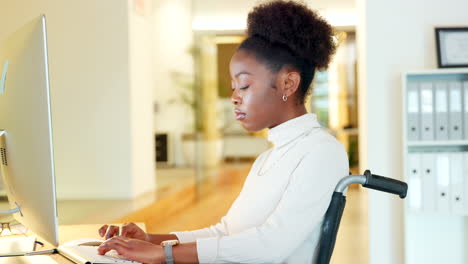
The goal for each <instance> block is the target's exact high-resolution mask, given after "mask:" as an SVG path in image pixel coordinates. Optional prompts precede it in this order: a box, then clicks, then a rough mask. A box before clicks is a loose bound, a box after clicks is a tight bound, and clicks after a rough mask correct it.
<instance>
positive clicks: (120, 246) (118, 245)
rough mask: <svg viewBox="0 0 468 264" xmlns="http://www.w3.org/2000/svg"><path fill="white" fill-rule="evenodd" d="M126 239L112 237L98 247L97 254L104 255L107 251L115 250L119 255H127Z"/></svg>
mask: <svg viewBox="0 0 468 264" xmlns="http://www.w3.org/2000/svg"><path fill="white" fill-rule="evenodd" d="M127 242H128V239H127V238H123V237H119V236H117V237H113V238H111V239H108V240H106V241H105V242H103V243H102V244H101V245H100V246H99V247H98V253H99V254H100V255H104V254H106V252H108V251H109V250H112V249H114V250H116V251H117V252H118V253H119V254H120V255H125V254H126V253H127V250H128V249H129V248H128V247H127Z"/></svg>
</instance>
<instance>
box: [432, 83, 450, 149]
mask: <svg viewBox="0 0 468 264" xmlns="http://www.w3.org/2000/svg"><path fill="white" fill-rule="evenodd" d="M447 92H448V91H447V83H446V82H438V83H436V84H435V92H434V94H435V98H434V99H435V120H434V122H435V126H434V127H435V139H436V140H448V138H449V136H448V96H447Z"/></svg>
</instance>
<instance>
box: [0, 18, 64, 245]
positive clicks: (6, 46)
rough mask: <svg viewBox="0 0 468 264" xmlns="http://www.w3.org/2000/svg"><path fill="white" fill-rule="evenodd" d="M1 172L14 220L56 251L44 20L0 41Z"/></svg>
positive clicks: (55, 220)
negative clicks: (17, 209) (14, 210)
mask: <svg viewBox="0 0 468 264" xmlns="http://www.w3.org/2000/svg"><path fill="white" fill-rule="evenodd" d="M0 74H1V75H0V135H1V136H0V152H1V153H2V155H1V162H0V164H1V165H0V172H1V174H2V176H3V180H4V184H5V190H6V193H7V196H8V201H9V205H10V208H0V210H2V211H5V210H9V209H16V208H19V211H18V212H16V213H14V217H15V218H16V220H18V221H19V222H21V223H22V224H23V225H25V226H26V227H27V228H29V230H31V231H32V232H33V233H35V234H36V235H38V236H39V237H41V238H42V239H44V240H46V241H47V242H49V243H51V244H52V245H54V246H57V245H58V232H57V227H58V224H57V218H58V217H57V207H56V197H55V175H54V162H53V160H54V159H53V147H52V123H51V108H50V92H49V73H48V62H47V39H46V24H45V17H44V16H40V17H38V18H36V19H34V20H33V21H31V22H30V23H28V24H26V25H24V26H23V27H21V28H20V29H19V30H17V31H16V32H14V33H12V34H11V35H10V36H9V37H7V38H5V39H3V40H0Z"/></svg>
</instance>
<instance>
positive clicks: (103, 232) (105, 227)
mask: <svg viewBox="0 0 468 264" xmlns="http://www.w3.org/2000/svg"><path fill="white" fill-rule="evenodd" d="M108 227H109V226H108V225H103V226H102V227H101V228H99V230H98V232H99V235H100V236H101V237H103V236H104V235H105V234H106V232H107V228H108Z"/></svg>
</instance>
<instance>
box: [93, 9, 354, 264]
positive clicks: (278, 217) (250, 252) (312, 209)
mask: <svg viewBox="0 0 468 264" xmlns="http://www.w3.org/2000/svg"><path fill="white" fill-rule="evenodd" d="M247 35H248V37H247V39H246V40H245V41H243V42H242V43H241V45H240V46H239V48H238V50H237V51H236V53H235V54H234V55H233V57H232V59H231V62H230V72H231V77H232V97H231V98H232V103H233V104H234V112H235V115H236V119H237V120H239V121H240V122H241V124H242V126H243V127H244V128H245V129H246V130H248V131H258V130H261V129H264V128H269V131H268V139H269V140H270V141H271V142H272V143H273V145H274V147H272V148H271V149H269V150H267V151H266V152H264V153H263V154H261V155H260V156H259V157H258V158H257V160H256V161H255V162H254V164H253V166H252V168H251V171H250V172H249V175H248V177H247V179H246V181H245V183H244V186H243V188H242V191H241V193H240V194H239V196H238V197H237V199H236V201H235V202H234V203H233V205H232V206H231V208H230V209H229V211H228V213H227V215H226V216H224V217H223V218H222V219H221V221H220V222H219V223H218V224H216V225H214V226H211V227H208V228H204V229H200V230H195V231H186V232H174V233H172V234H165V235H153V234H147V233H145V232H144V231H142V230H141V229H139V228H138V227H136V225H134V224H128V225H124V227H123V228H122V234H121V236H116V237H113V236H114V235H116V234H118V231H119V230H118V227H115V226H111V227H108V226H107V225H106V226H103V227H102V228H101V229H100V234H101V236H104V235H106V238H110V237H112V238H111V239H109V240H107V241H106V242H105V243H103V244H102V245H101V246H100V247H99V253H100V254H104V253H105V252H107V251H109V250H111V249H115V250H117V251H118V252H119V253H120V254H122V255H123V256H125V257H127V258H129V259H134V260H138V261H141V262H145V263H164V262H166V263H171V261H172V259H171V255H173V258H174V261H175V263H198V262H199V263H226V262H235V263H278V262H281V263H312V262H313V260H314V257H315V255H316V250H317V244H318V240H319V237H320V227H321V223H322V220H323V216H324V214H325V212H326V209H327V208H328V205H329V203H330V199H331V195H332V193H333V189H334V187H335V185H336V184H337V182H338V181H339V179H340V178H341V177H343V176H345V175H346V174H347V173H348V169H349V168H348V161H347V156H346V152H345V150H344V149H343V147H342V145H341V144H340V143H338V141H337V140H336V139H335V138H333V137H332V136H330V135H329V134H328V133H327V132H325V131H324V130H323V129H322V128H320V125H319V123H318V122H317V119H316V116H315V115H314V114H307V111H306V108H305V107H304V99H305V97H306V95H307V94H308V92H309V86H310V84H311V81H312V79H313V76H314V73H315V70H316V69H323V68H326V67H327V66H328V63H329V61H330V58H331V56H332V54H333V53H334V51H335V46H334V42H333V39H332V38H333V36H332V29H331V27H330V25H329V24H327V23H326V22H325V21H324V20H323V19H322V18H320V17H319V16H318V15H317V14H316V13H314V12H313V11H311V10H309V9H308V8H307V7H306V6H305V5H304V4H301V3H296V2H291V1H271V2H267V3H265V4H262V5H259V6H257V7H255V8H254V9H253V10H252V11H251V12H250V13H249V16H248V30H247ZM106 233H107V234H106ZM165 240H176V242H170V243H169V242H168V243H169V244H174V245H165V246H164V248H163V246H161V245H160V243H161V242H162V241H165ZM177 243H178V244H177ZM165 244H167V243H165ZM175 244H177V245H175ZM171 249H172V252H170V251H171ZM164 250H166V253H165V252H164Z"/></svg>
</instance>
